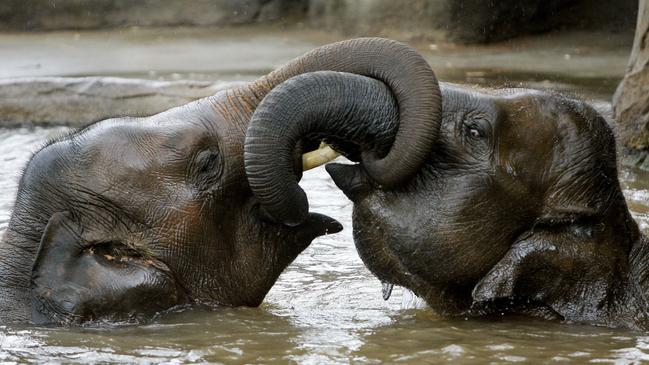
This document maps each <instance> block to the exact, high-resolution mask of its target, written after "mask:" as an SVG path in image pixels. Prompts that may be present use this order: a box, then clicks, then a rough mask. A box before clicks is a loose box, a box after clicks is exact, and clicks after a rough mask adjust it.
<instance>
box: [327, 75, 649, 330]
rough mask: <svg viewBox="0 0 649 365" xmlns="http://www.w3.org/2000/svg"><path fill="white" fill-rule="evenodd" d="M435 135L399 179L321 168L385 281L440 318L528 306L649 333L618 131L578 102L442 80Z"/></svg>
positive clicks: (640, 253)
mask: <svg viewBox="0 0 649 365" xmlns="http://www.w3.org/2000/svg"><path fill="white" fill-rule="evenodd" d="M442 96H443V120H442V124H441V130H440V137H439V141H438V143H437V144H436V146H435V147H434V148H433V149H432V150H431V151H430V154H429V158H428V160H427V162H426V164H425V166H424V168H422V169H421V170H420V172H419V173H418V174H417V175H416V176H415V177H414V178H412V179H411V180H410V181H409V182H408V183H406V184H403V185H401V186H399V187H397V188H394V189H381V188H379V187H377V186H376V184H374V183H372V182H371V181H370V180H368V179H367V178H366V175H365V173H364V171H363V169H362V167H361V166H358V165H340V164H330V165H328V166H327V169H328V171H329V173H330V174H331V176H332V177H333V179H334V181H335V182H336V184H337V185H338V186H339V187H340V188H341V189H342V190H343V191H344V192H345V194H346V195H347V196H348V197H349V198H350V199H351V200H352V201H353V202H354V213H353V224H354V228H353V229H354V240H355V244H356V247H357V249H358V252H359V253H360V255H361V258H362V259H363V261H364V262H365V264H366V265H367V266H368V267H369V269H370V270H371V271H372V272H373V273H374V274H375V275H376V276H377V277H378V278H379V279H380V280H381V281H383V282H384V283H390V284H396V285H401V286H404V287H407V288H409V289H411V290H413V291H414V292H415V293H416V294H417V295H419V296H420V297H422V298H424V299H425V300H426V302H427V303H428V304H429V305H430V306H431V308H432V309H433V310H434V311H436V312H438V313H440V314H443V315H449V316H485V315H491V314H498V315H501V314H504V313H526V314H531V315H535V316H540V317H543V318H554V319H563V320H566V321H569V322H577V323H588V324H596V325H604V326H612V327H627V328H632V329H642V330H647V329H649V321H648V320H647V313H648V312H647V309H648V308H649V306H648V303H647V300H646V295H647V292H648V290H649V283H648V282H647V280H646V276H647V272H648V270H647V269H648V268H647V261H648V259H649V257H648V256H647V250H648V248H647V240H646V238H645V237H644V236H642V235H641V234H640V232H639V230H638V226H637V224H636V223H635V221H634V220H633V219H632V217H631V215H630V213H629V210H628V208H627V205H626V202H625V200H624V197H623V195H622V192H621V189H620V184H619V182H618V178H617V168H616V152H615V139H614V135H613V133H612V131H611V128H610V127H609V126H608V124H607V122H606V121H605V120H604V119H603V118H602V117H601V116H600V115H599V114H598V113H597V112H596V111H595V110H593V109H592V108H591V107H590V106H588V105H587V104H586V103H585V102H583V101H579V100H575V99H572V98H568V97H565V96H562V95H558V94H554V93H550V92H544V91H535V90H527V89H507V90H475V89H469V88H465V87H460V86H457V85H449V84H442Z"/></svg>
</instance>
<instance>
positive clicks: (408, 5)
mask: <svg viewBox="0 0 649 365" xmlns="http://www.w3.org/2000/svg"><path fill="white" fill-rule="evenodd" d="M635 10H636V3H635V0H617V1H615V2H607V1H600V2H593V1H592V0H525V1H520V0H410V1H394V0H310V1H309V11H308V16H309V21H310V23H311V24H312V25H313V26H316V27H324V28H329V29H332V30H339V31H343V32H344V33H346V34H349V35H370V34H372V35H393V34H397V35H399V37H400V38H403V37H404V36H405V37H407V38H424V39H427V40H437V41H455V42H463V43H485V42H493V41H498V40H503V39H507V38H511V37H515V36H519V35H522V34H529V33H537V32H543V31H548V30H552V29H561V28H572V29H575V28H576V29H599V30H607V31H617V30H621V31H625V30H630V29H632V28H633V22H634V18H635Z"/></svg>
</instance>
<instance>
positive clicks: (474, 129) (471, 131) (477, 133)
mask: <svg viewBox="0 0 649 365" xmlns="http://www.w3.org/2000/svg"><path fill="white" fill-rule="evenodd" d="M464 134H465V135H466V136H467V137H468V138H471V139H480V138H483V137H484V136H485V134H484V132H483V131H482V129H481V128H480V127H479V126H478V125H476V124H473V123H472V124H468V125H465V126H464Z"/></svg>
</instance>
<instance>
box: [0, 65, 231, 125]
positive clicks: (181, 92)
mask: <svg viewBox="0 0 649 365" xmlns="http://www.w3.org/2000/svg"><path fill="white" fill-rule="evenodd" d="M235 85H236V83H227V84H211V83H207V82H196V81H150V80H139V79H124V78H116V77H78V78H75V77H39V78H18V79H5V80H0V126H2V127H6V126H15V125H69V126H74V127H79V126H83V125H86V124H88V123H90V122H93V121H97V120H102V119H106V118H111V117H120V116H132V117H140V116H148V115H153V114H156V113H159V112H161V111H164V110H167V109H169V108H173V107H175V106H180V105H183V104H187V103H189V102H191V101H194V100H196V99H200V98H203V97H206V96H209V95H213V94H215V93H217V92H218V91H220V90H224V89H227V88H230V87H234V86H235Z"/></svg>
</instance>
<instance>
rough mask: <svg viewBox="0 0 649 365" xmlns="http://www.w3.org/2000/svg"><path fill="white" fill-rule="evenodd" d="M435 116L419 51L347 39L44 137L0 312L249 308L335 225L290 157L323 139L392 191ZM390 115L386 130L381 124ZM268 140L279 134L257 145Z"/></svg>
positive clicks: (23, 187)
mask: <svg viewBox="0 0 649 365" xmlns="http://www.w3.org/2000/svg"><path fill="white" fill-rule="evenodd" d="M262 100H263V101H262ZM440 110H441V102H440V98H439V88H438V86H437V82H436V80H435V76H434V74H433V72H432V71H431V69H430V67H429V66H428V64H427V63H426V62H425V61H424V60H423V59H422V58H421V56H420V55H419V54H417V53H416V52H415V51H414V50H412V49H411V48H409V47H407V46H405V45H403V44H400V43H397V42H393V41H389V40H385V39H377V38H369V39H356V40H351V41H345V42H340V43H336V44H332V45H328V46H324V47H321V48H318V49H316V50H314V51H312V52H310V53H308V54H306V55H304V56H302V57H300V58H298V59H296V60H294V61H292V62H291V63H289V64H287V65H286V66H284V67H282V68H280V69H278V70H276V71H274V72H272V73H271V74H269V75H267V76H265V77H263V78H261V79H259V80H257V81H255V82H253V83H251V84H248V85H245V86H242V87H239V88H236V89H231V90H227V91H223V92H221V93H218V94H216V95H214V96H212V97H208V98H205V99H202V100H198V101H196V102H194V103H190V104H188V105H185V106H182V107H179V108H175V109H171V110H169V111H166V112H163V113H160V114H157V115H154V116H151V117H147V118H116V119H110V120H104V121H101V122H98V123H95V124H93V125H91V126H89V127H87V128H84V129H82V130H80V131H76V132H73V133H71V134H69V135H67V136H64V137H62V138H58V139H56V140H54V141H51V142H49V143H48V144H47V145H46V146H45V147H43V148H42V149H41V150H40V151H39V152H37V153H36V154H35V155H34V156H33V158H32V159H31V161H30V162H29V164H28V166H27V167H26V169H25V171H24V174H23V176H22V178H21V181H20V186H19V191H18V195H17V199H16V204H15V208H14V211H13V215H12V218H11V221H10V224H9V227H8V229H7V231H6V234H5V237H4V240H3V242H2V244H1V245H0V274H1V277H0V293H2V294H3V295H0V318H6V320H12V319H13V320H28V319H29V318H30V317H31V319H32V320H33V321H35V322H55V323H79V322H84V321H88V320H103V319H108V320H114V319H132V318H139V317H144V316H148V315H150V314H152V313H156V312H159V311H161V310H164V309H166V308H170V307H172V306H175V305H178V304H185V303H204V304H208V305H227V306H238V305H247V306H257V305H259V304H260V302H261V301H262V300H263V298H264V296H265V295H266V293H267V292H268V291H269V289H270V288H271V286H272V285H273V283H274V282H275V280H276V279H277V277H278V276H279V275H280V273H281V272H282V271H283V270H284V268H286V266H288V265H289V264H290V263H291V261H292V260H293V259H294V258H295V257H296V256H297V255H298V254H299V253H300V252H301V251H302V250H304V249H305V248H306V247H307V246H308V245H309V243H310V242H311V241H312V240H313V239H314V238H315V237H317V236H320V235H323V234H326V233H335V232H338V231H339V230H340V229H341V228H342V227H341V226H340V224H339V223H338V222H336V221H335V220H333V219H331V218H329V217H326V216H323V215H320V214H316V213H310V212H309V211H308V204H307V202H306V197H305V196H304V195H303V193H302V191H301V190H300V189H299V187H297V182H298V181H299V177H300V175H301V171H302V166H301V155H302V152H306V150H307V149H310V148H315V146H317V145H318V144H319V143H320V141H321V140H323V139H326V140H328V141H330V143H332V144H334V145H336V146H339V148H340V149H341V150H344V151H346V152H347V153H348V154H349V155H350V156H356V157H357V158H358V159H359V160H361V161H363V164H364V166H365V167H366V169H367V171H368V174H369V175H368V176H371V179H373V181H376V182H377V183H378V184H383V185H386V186H392V185H395V184H399V183H400V182H401V181H403V180H405V179H408V178H409V177H410V176H411V175H412V174H414V173H416V172H417V171H418V170H419V169H420V167H421V164H422V163H423V162H424V160H425V159H426V156H427V151H428V150H429V149H430V148H431V146H432V145H433V143H434V141H435V139H436V134H437V130H438V126H439V119H440V118H439V113H440ZM395 118H396V119H399V120H400V122H401V127H400V130H399V133H398V134H396V137H395V134H391V133H387V134H386V133H384V132H383V131H384V130H385V129H386V127H385V125H386V123H388V124H389V123H394V119H395ZM251 119H252V122H251ZM282 121H292V122H296V123H295V125H297V124H299V123H298V122H301V121H308V122H309V123H302V124H300V127H297V128H295V127H294V124H289V125H287V124H285V123H284V124H282ZM249 124H250V128H249ZM248 129H250V131H249V132H248V134H247V135H246V131H247V130H248ZM278 133H279V135H280V136H285V137H287V138H288V140H287V141H285V143H283V144H274V143H271V144H268V143H266V142H265V140H264V139H263V138H262V137H263V136H264V135H266V134H273V135H277V134H278ZM244 139H245V143H244ZM376 141H378V142H376ZM392 144H394V148H393V149H390V145H392ZM386 145H387V147H386ZM268 171H270V172H275V171H276V172H277V174H266V172H268ZM267 175H268V176H270V179H269V180H265V179H266V176H267ZM282 179H284V180H282ZM282 189H284V190H282ZM253 192H254V193H253ZM278 192H279V193H278ZM30 308H31V309H30Z"/></svg>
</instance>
